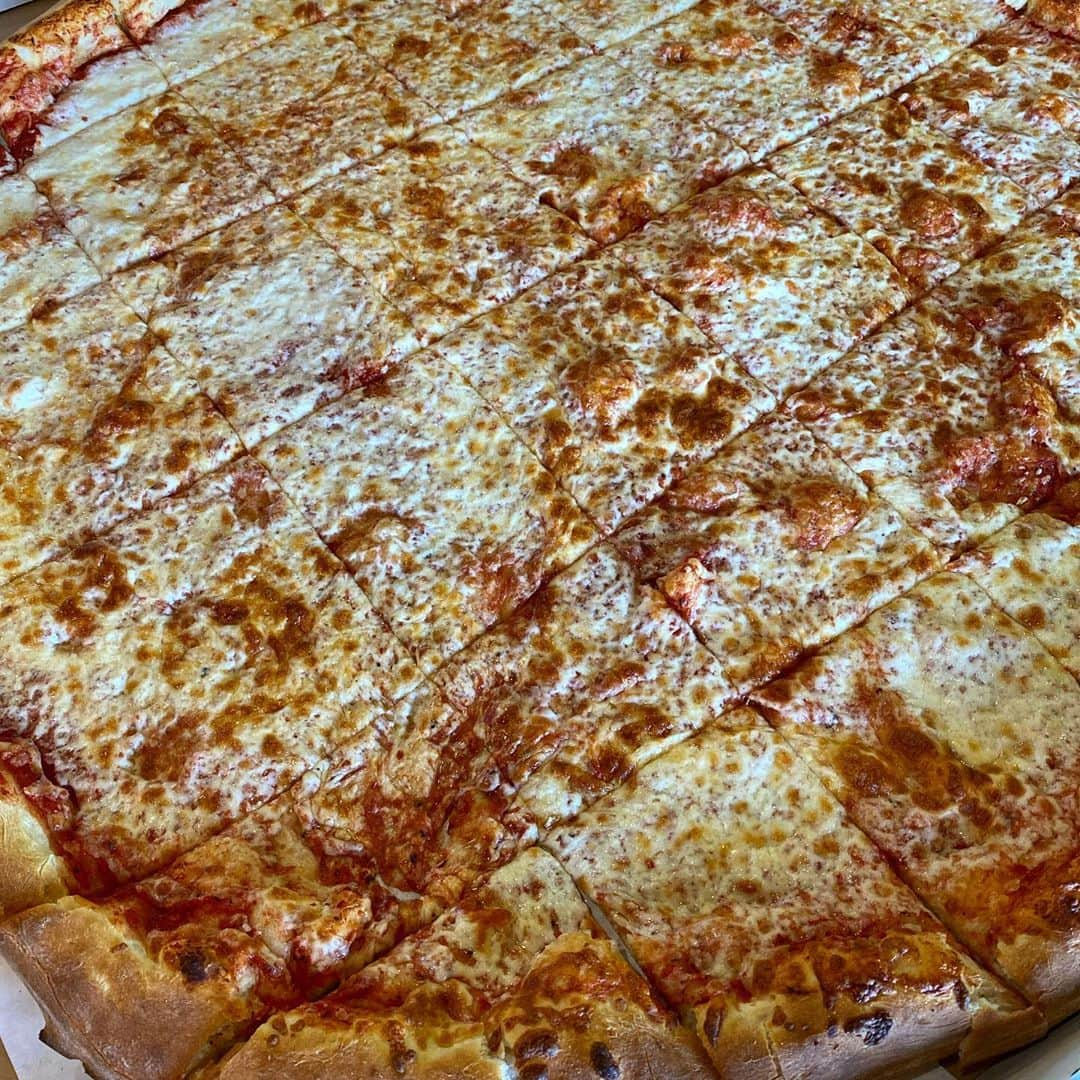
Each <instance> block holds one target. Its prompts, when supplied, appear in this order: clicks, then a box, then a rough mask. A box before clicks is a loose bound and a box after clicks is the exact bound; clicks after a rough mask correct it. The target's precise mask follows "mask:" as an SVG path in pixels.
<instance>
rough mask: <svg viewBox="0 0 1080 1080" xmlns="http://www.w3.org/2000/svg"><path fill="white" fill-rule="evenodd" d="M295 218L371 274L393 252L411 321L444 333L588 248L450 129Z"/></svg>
mask: <svg viewBox="0 0 1080 1080" xmlns="http://www.w3.org/2000/svg"><path fill="white" fill-rule="evenodd" d="M293 206H294V207H295V209H296V211H297V213H299V214H300V216H301V217H302V218H303V219H304V220H305V221H306V222H307V223H308V224H309V225H310V226H311V227H312V228H313V229H314V230H315V231H316V232H317V233H318V234H319V236H321V237H322V238H323V239H324V240H325V241H326V242H327V243H328V244H330V246H331V247H333V249H334V250H335V251H337V252H338V253H339V254H340V255H341V257H342V258H343V259H345V261H346V262H348V263H351V264H352V265H353V266H355V267H357V268H358V269H359V270H361V271H364V272H365V273H366V272H367V271H368V267H369V266H370V265H371V251H372V248H373V246H375V247H378V246H387V245H388V246H390V247H392V248H393V249H394V250H396V251H397V252H398V253H399V255H400V257H401V258H402V259H403V260H404V261H405V263H406V265H407V266H408V267H409V271H408V279H409V281H410V282H412V284H413V286H414V288H415V289H416V290H418V291H420V292H422V293H424V294H425V295H427V296H429V297H430V298H431V301H430V303H429V304H427V305H424V304H421V303H420V302H419V301H416V304H415V306H416V311H415V312H414V314H415V315H416V316H417V318H419V319H420V320H421V321H426V322H428V323H433V324H434V325H435V326H436V328H438V330H439V332H440V333H445V331H446V329H448V328H449V327H450V326H452V325H454V324H456V323H460V322H464V321H465V320H467V319H469V318H472V317H473V316H474V315H477V314H479V313H481V312H483V311H486V310H488V309H489V308H492V307H494V306H496V305H497V304H501V303H505V302H506V301H507V300H509V299H511V298H512V297H514V296H516V295H517V294H518V293H519V292H521V291H522V290H523V289H526V288H528V287H529V286H530V285H532V284H534V283H535V282H537V281H539V280H540V279H541V278H543V277H546V276H547V275H548V274H550V273H551V272H552V271H553V270H556V269H558V268H559V267H560V266H563V265H565V264H567V263H570V262H573V261H574V260H575V259H577V258H580V257H581V256H582V255H583V254H585V253H586V252H587V251H589V250H590V249H591V248H592V246H593V245H592V244H591V243H590V241H589V240H588V238H587V237H585V236H584V235H582V233H581V232H580V230H578V229H577V228H575V226H574V225H573V223H572V222H570V221H569V220H567V219H566V218H565V217H563V215H561V214H559V213H556V212H555V211H554V210H553V209H551V208H550V207H548V206H543V205H541V204H540V203H539V202H538V200H537V198H536V196H535V195H534V194H533V193H532V192H531V191H530V190H529V189H528V188H527V187H526V186H525V185H524V184H523V183H521V181H520V180H518V179H516V178H515V177H514V176H512V175H511V174H510V172H509V171H508V170H507V169H506V168H505V166H503V165H502V164H500V162H498V161H497V160H496V159H495V158H494V157H492V156H491V155H490V154H489V153H487V152H486V151H485V150H482V149H480V148H479V147H476V146H473V145H471V144H470V143H469V142H468V140H467V139H466V138H465V136H464V135H462V134H461V133H460V132H459V131H456V130H455V129H454V128H451V127H446V126H444V127H438V128H431V129H429V130H427V131H425V132H424V133H423V134H422V135H421V136H420V137H419V138H417V139H415V140H413V141H412V142H410V143H407V144H406V145H404V146H402V147H399V148H398V149H395V150H391V151H390V152H389V153H387V154H384V155H383V156H382V157H381V158H379V159H378V160H377V161H374V162H371V163H370V164H367V165H361V166H358V167H357V168H355V169H352V170H351V171H349V172H347V173H343V174H342V175H340V176H337V177H335V178H333V179H332V180H329V181H327V182H326V183H324V184H320V185H318V186H317V187H314V188H312V189H310V190H309V191H307V192H305V193H304V194H303V195H301V196H300V197H299V198H297V199H296V200H295V201H294V203H293Z"/></svg>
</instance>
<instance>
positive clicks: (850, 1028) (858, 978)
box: [549, 724, 1042, 1080]
mask: <svg viewBox="0 0 1080 1080" xmlns="http://www.w3.org/2000/svg"><path fill="white" fill-rule="evenodd" d="M549 843H550V845H551V848H552V850H553V851H554V853H555V854H556V855H557V856H558V857H559V858H560V859H561V860H562V862H563V863H564V864H565V865H566V867H567V869H568V870H569V871H570V872H571V873H572V874H573V875H574V877H575V878H576V879H577V880H578V881H579V882H580V884H581V886H582V888H583V890H584V891H586V892H587V893H588V894H590V895H591V896H592V897H593V898H594V899H595V901H596V902H597V904H598V905H599V906H600V907H601V908H602V909H603V910H604V912H605V913H606V914H607V915H608V917H609V918H610V919H611V921H612V923H613V924H614V926H615V928H616V930H617V931H618V932H619V934H620V935H621V936H622V938H623V939H624V940H625V941H626V943H627V945H628V946H629V948H630V950H631V952H632V953H633V954H634V956H635V957H636V958H637V960H638V961H639V962H640V964H641V966H642V968H643V969H644V971H645V973H646V974H647V975H648V976H649V978H650V979H651V980H652V981H653V983H654V984H655V985H656V986H657V988H658V989H659V990H660V992H661V993H662V994H663V995H664V996H665V998H666V999H667V1000H668V1001H670V1002H671V1003H672V1005H673V1006H675V1007H676V1008H677V1009H678V1011H679V1013H680V1015H681V1017H682V1018H683V1020H684V1022H685V1023H686V1024H687V1026H689V1027H691V1028H692V1030H694V1032H695V1033H696V1034H697V1035H698V1037H699V1039H700V1040H701V1041H702V1043H703V1044H704V1045H705V1047H706V1048H707V1050H708V1052H709V1054H710V1056H711V1058H712V1060H713V1064H714V1065H715V1066H716V1069H717V1071H718V1072H719V1073H720V1075H721V1076H722V1077H731V1078H739V1080H756V1078H758V1077H760V1078H762V1080H772V1078H774V1077H776V1076H806V1075H814V1076H819V1075H820V1076H826V1077H841V1076H852V1075H856V1074H857V1075H892V1074H894V1073H896V1074H907V1073H913V1072H917V1071H918V1070H919V1069H920V1068H926V1067H929V1066H930V1065H931V1064H933V1063H934V1062H936V1061H938V1060H939V1059H940V1058H942V1057H946V1056H948V1055H951V1054H953V1053H958V1054H959V1055H960V1058H961V1060H962V1061H963V1062H964V1063H965V1064H971V1063H974V1062H975V1061H977V1060H979V1059H980V1058H982V1057H988V1056H993V1055H994V1054H996V1053H1001V1052H1003V1051H1004V1050H1006V1049H1008V1048H1009V1047H1010V1046H1013V1045H1017V1044H1019V1043H1021V1042H1024V1041H1027V1040H1028V1039H1030V1038H1032V1037H1034V1036H1035V1035H1037V1034H1038V1033H1039V1032H1040V1031H1041V1030H1042V1024H1041V1020H1040V1018H1039V1017H1038V1016H1037V1015H1036V1014H1035V1013H1034V1010H1032V1009H1030V1008H1029V1007H1028V1006H1026V1005H1025V1003H1024V1002H1022V1001H1021V1000H1019V999H1018V998H1017V996H1016V995H1015V994H1013V993H1012V992H1011V991H1009V990H1007V989H1006V988H1005V987H1004V986H1002V985H1001V984H999V983H998V982H996V980H994V979H993V978H992V977H991V976H989V975H988V974H986V973H985V972H983V971H982V970H980V969H979V968H978V967H976V966H975V965H974V964H973V963H972V962H971V961H970V960H968V959H967V957H966V956H965V955H964V954H963V953H961V952H960V951H959V950H958V949H956V947H955V946H954V945H953V943H952V941H951V939H950V938H949V936H948V934H947V933H946V932H945V930H944V928H943V927H942V926H941V925H940V924H939V923H938V922H937V921H936V920H935V919H933V918H932V917H931V916H930V915H929V913H928V912H927V911H926V910H925V909H924V908H923V907H922V905H921V904H920V903H919V902H918V900H917V899H916V898H915V896H913V895H912V894H911V892H909V891H908V889H907V888H905V887H904V886H903V885H902V884H901V883H900V882H899V881H898V880H897V879H896V878H895V877H894V876H893V873H892V871H891V870H890V869H889V867H888V864H887V863H886V862H885V861H884V859H882V857H881V856H880V855H879V854H878V852H877V851H876V850H875V849H874V848H873V846H872V845H871V844H870V843H869V841H868V840H867V839H866V838H865V837H864V836H863V835H862V834H861V833H860V832H859V831H858V830H857V829H855V828H854V827H853V826H852V825H851V824H850V822H849V821H848V820H847V818H846V817H845V816H844V814H843V811H842V809H841V807H840V806H839V804H837V803H836V802H835V801H834V800H833V798H832V796H831V795H829V793H828V792H827V791H826V790H825V789H824V788H823V787H821V785H820V784H819V783H818V782H817V780H816V779H815V778H814V775H813V774H812V773H811V772H810V770H809V769H807V768H806V766H805V765H803V764H802V763H801V762H800V761H799V759H798V758H797V757H796V756H795V754H793V753H792V751H791V749H790V748H789V747H788V746H787V745H786V744H785V742H784V741H783V739H782V738H781V737H780V736H779V735H777V734H776V733H775V732H771V731H769V730H768V729H763V728H761V727H754V726H752V725H750V724H747V725H745V726H744V729H743V730H741V731H735V732H731V731H724V730H722V729H719V728H710V729H706V730H705V731H703V732H702V733H701V734H699V735H697V736H696V737H695V738H693V739H691V740H689V741H688V742H685V743H683V744H682V745H681V746H679V747H676V748H675V749H674V750H672V751H670V752H669V753H667V754H666V755H664V756H663V757H661V758H658V759H657V760H656V761H653V762H652V763H651V764H649V765H647V766H645V767H644V768H643V769H641V770H640V772H638V773H637V774H636V775H635V776H634V777H633V778H631V779H630V780H629V781H628V782H627V783H626V784H625V785H624V786H623V787H621V788H619V789H618V790H617V791H615V792H613V793H612V794H611V795H609V796H608V797H607V798H605V799H604V800H602V801H601V802H599V803H596V804H595V805H594V806H593V807H592V808H591V809H589V810H587V811H586V812H585V813H583V814H582V815H580V816H579V817H578V818H577V819H576V821H574V822H573V823H572V824H570V825H567V826H565V827H563V828H561V829H559V830H557V831H555V832H554V833H553V834H552V835H551V836H550V837H549Z"/></svg>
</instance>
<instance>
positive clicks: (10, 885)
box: [0, 772, 70, 917]
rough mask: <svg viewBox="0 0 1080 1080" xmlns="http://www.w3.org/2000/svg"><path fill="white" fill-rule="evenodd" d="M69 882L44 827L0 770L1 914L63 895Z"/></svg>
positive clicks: (64, 866) (68, 877)
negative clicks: (8, 786) (7, 786)
mask: <svg viewBox="0 0 1080 1080" xmlns="http://www.w3.org/2000/svg"><path fill="white" fill-rule="evenodd" d="M69 882H70V876H69V874H68V870H67V866H66V864H65V863H64V860H63V859H62V858H60V856H58V855H57V854H56V853H55V852H54V851H53V849H52V845H51V844H50V843H49V836H48V833H47V832H46V831H45V828H44V827H43V826H42V824H41V822H40V821H39V820H38V819H37V817H36V816H35V815H34V813H33V811H31V809H30V807H29V806H28V805H27V804H26V801H25V800H24V799H23V798H22V796H21V795H20V794H19V793H18V792H17V791H15V792H11V791H8V790H6V788H5V785H4V777H3V773H2V772H0V917H3V916H4V915H5V914H6V913H8V912H13V911H22V910H24V909H25V908H28V907H32V906H33V905H35V904H44V903H47V902H48V901H50V900H56V899H58V898H59V897H61V896H64V895H65V894H66V893H67V891H68V885H69Z"/></svg>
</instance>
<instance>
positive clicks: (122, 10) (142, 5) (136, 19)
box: [114, 0, 191, 41]
mask: <svg viewBox="0 0 1080 1080" xmlns="http://www.w3.org/2000/svg"><path fill="white" fill-rule="evenodd" d="M187 2H188V3H190V2H191V0H187ZM184 3H185V0H114V4H115V6H116V10H117V12H118V13H119V15H120V18H121V19H122V20H123V22H124V26H125V28H126V29H127V32H128V33H129V34H130V35H131V36H132V37H133V38H134V39H135V40H136V41H144V40H145V39H146V37H147V35H148V34H149V33H150V31H151V30H153V28H154V27H155V26H156V25H157V24H158V23H159V22H161V20H162V19H164V18H165V16H166V15H169V14H170V13H171V12H173V11H175V10H176V9H177V8H180V7H183V6H184Z"/></svg>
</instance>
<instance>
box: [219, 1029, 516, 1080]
mask: <svg viewBox="0 0 1080 1080" xmlns="http://www.w3.org/2000/svg"><path fill="white" fill-rule="evenodd" d="M485 1051H486V1047H485V1046H484V1044H483V1037H482V1035H480V1034H478V1035H477V1036H476V1038H475V1039H471V1040H468V1041H466V1042H456V1043H454V1044H453V1045H451V1046H447V1047H441V1048H440V1047H437V1046H432V1047H430V1049H429V1050H428V1052H426V1053H424V1054H423V1055H422V1056H419V1057H417V1058H415V1059H414V1060H413V1061H411V1062H410V1063H409V1064H408V1065H406V1066H405V1067H404V1072H403V1071H402V1066H401V1062H400V1060H399V1059H395V1058H394V1057H393V1055H392V1053H391V1051H390V1047H389V1046H388V1045H387V1044H386V1043H383V1042H376V1041H374V1040H371V1039H362V1040H361V1039H357V1037H356V1033H355V1032H354V1031H353V1030H352V1029H351V1028H349V1027H344V1026H341V1027H333V1028H331V1027H323V1026H320V1025H314V1024H311V1025H308V1026H306V1027H304V1028H303V1029H302V1030H300V1031H297V1032H290V1033H289V1034H288V1035H285V1036H279V1035H278V1034H277V1032H276V1031H275V1030H274V1028H273V1026H272V1025H271V1024H264V1025H263V1026H262V1027H261V1028H259V1030H258V1031H257V1032H256V1033H255V1034H254V1035H253V1036H252V1037H251V1039H250V1040H249V1041H248V1042H247V1043H245V1044H244V1045H243V1046H242V1047H240V1048H239V1050H238V1051H237V1052H236V1053H235V1054H234V1055H233V1056H232V1057H230V1058H228V1059H226V1061H225V1062H224V1063H223V1064H222V1065H221V1068H220V1071H219V1074H218V1080H327V1078H328V1077H342V1078H350V1080H351V1078H360V1077H363V1078H364V1080H510V1076H511V1074H510V1070H509V1068H508V1067H507V1066H506V1065H505V1063H504V1062H502V1061H499V1060H497V1059H495V1058H492V1057H491V1056H490V1055H489V1054H487V1053H486V1052H485Z"/></svg>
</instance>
